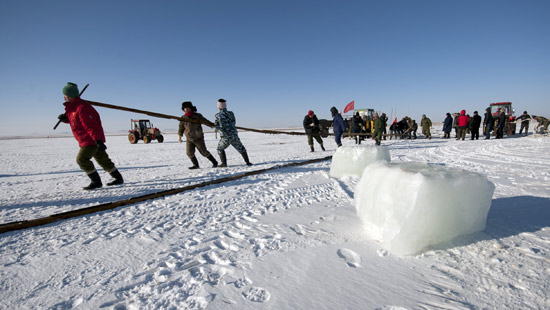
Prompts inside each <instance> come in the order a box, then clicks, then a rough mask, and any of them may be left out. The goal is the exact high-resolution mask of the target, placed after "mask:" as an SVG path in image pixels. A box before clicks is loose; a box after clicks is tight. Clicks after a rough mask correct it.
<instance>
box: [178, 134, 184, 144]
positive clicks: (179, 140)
mask: <svg viewBox="0 0 550 310" xmlns="http://www.w3.org/2000/svg"><path fill="white" fill-rule="evenodd" d="M178 142H179V143H182V142H183V141H181V136H180V135H178Z"/></svg>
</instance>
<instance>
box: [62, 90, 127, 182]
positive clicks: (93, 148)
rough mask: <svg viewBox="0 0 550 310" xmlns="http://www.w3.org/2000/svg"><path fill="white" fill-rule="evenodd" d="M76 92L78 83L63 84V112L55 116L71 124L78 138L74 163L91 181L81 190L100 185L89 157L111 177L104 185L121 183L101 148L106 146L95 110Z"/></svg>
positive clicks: (116, 170)
mask: <svg viewBox="0 0 550 310" xmlns="http://www.w3.org/2000/svg"><path fill="white" fill-rule="evenodd" d="M80 95H81V93H79V92H78V86H77V85H76V84H74V83H67V85H65V87H63V97H64V99H65V102H64V103H63V105H64V106H65V113H63V114H60V115H59V117H58V119H59V120H60V121H61V122H64V123H69V124H70V125H71V130H72V132H73V135H74V137H75V139H76V141H78V146H79V147H80V151H79V152H78V155H77V156H76V162H77V163H78V165H79V166H80V169H82V171H84V172H85V173H86V175H88V177H89V178H90V180H91V183H90V184H89V185H88V186H86V187H84V189H85V190H92V189H96V188H100V187H102V186H103V183H102V182H101V177H100V176H99V173H97V170H96V169H95V167H94V163H93V162H92V161H91V159H92V157H93V158H94V159H95V160H96V162H97V163H98V164H99V165H100V166H101V167H102V168H103V170H105V171H106V172H108V173H109V174H110V175H111V176H112V177H113V178H114V180H113V181H111V182H109V183H107V185H117V184H122V183H124V179H123V178H122V175H121V174H120V172H119V171H118V169H117V168H116V167H115V164H114V163H113V162H112V161H111V159H110V158H109V155H108V154H107V152H106V151H105V150H106V149H107V146H105V134H104V132H103V126H102V125H101V119H100V117H99V113H97V111H96V110H95V109H94V108H93V107H92V105H91V104H89V103H88V102H86V101H84V100H82V99H80Z"/></svg>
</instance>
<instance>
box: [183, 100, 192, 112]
mask: <svg viewBox="0 0 550 310" xmlns="http://www.w3.org/2000/svg"><path fill="white" fill-rule="evenodd" d="M185 108H194V106H193V103H192V102H191V101H184V102H182V103H181V109H182V110H183V109H185Z"/></svg>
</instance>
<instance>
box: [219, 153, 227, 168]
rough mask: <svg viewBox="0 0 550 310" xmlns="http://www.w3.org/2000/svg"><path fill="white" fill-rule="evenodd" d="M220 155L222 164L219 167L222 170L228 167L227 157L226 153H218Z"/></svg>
mask: <svg viewBox="0 0 550 310" xmlns="http://www.w3.org/2000/svg"><path fill="white" fill-rule="evenodd" d="M218 155H219V156H220V161H221V164H220V165H219V166H218V167H220V168H225V167H227V157H225V151H220V152H218Z"/></svg>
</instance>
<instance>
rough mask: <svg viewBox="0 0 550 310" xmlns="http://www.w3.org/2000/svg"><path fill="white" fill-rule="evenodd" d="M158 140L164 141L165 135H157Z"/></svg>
mask: <svg viewBox="0 0 550 310" xmlns="http://www.w3.org/2000/svg"><path fill="white" fill-rule="evenodd" d="M157 141H158V142H159V143H162V142H164V137H163V136H162V135H159V136H158V137H157Z"/></svg>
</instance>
